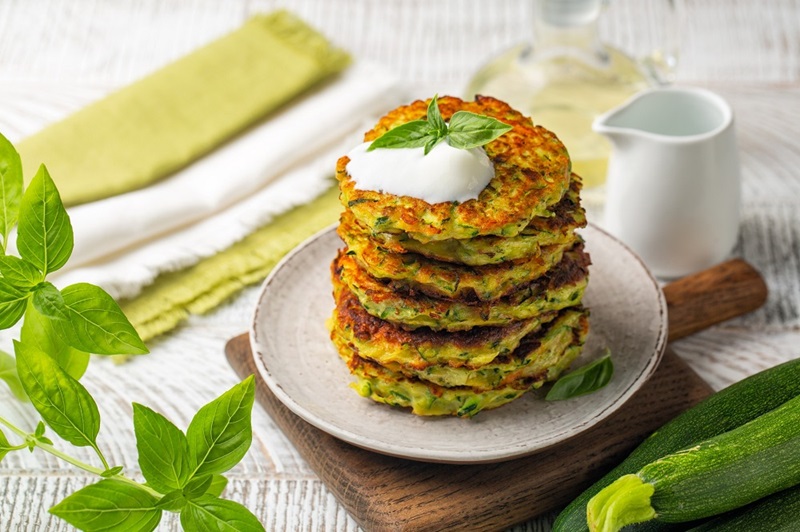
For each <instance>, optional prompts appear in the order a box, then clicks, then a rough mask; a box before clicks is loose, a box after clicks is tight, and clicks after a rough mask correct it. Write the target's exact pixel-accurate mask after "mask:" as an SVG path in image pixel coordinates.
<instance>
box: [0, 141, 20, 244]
mask: <svg viewBox="0 0 800 532" xmlns="http://www.w3.org/2000/svg"><path fill="white" fill-rule="evenodd" d="M22 188H23V185H22V162H21V161H20V158H19V153H17V150H16V149H14V146H13V145H12V144H11V143H10V142H9V141H8V139H7V138H5V137H4V136H3V135H2V134H0V235H2V237H3V242H2V247H0V250H2V251H3V253H5V249H6V247H8V235H9V234H10V233H11V229H12V228H13V227H14V224H16V223H17V215H18V214H19V203H20V199H21V198H22Z"/></svg>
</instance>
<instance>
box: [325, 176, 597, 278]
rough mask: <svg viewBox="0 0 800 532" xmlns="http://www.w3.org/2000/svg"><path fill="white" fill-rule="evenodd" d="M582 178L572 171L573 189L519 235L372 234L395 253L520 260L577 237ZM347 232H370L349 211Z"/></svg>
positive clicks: (469, 261) (471, 260)
mask: <svg viewBox="0 0 800 532" xmlns="http://www.w3.org/2000/svg"><path fill="white" fill-rule="evenodd" d="M580 190H581V179H580V177H578V176H577V175H575V174H572V181H570V188H569V190H568V191H567V193H566V194H565V195H564V197H563V198H562V199H561V201H560V202H558V203H557V204H556V205H555V206H553V207H552V208H551V209H550V210H549V211H548V214H547V215H546V216H536V217H534V218H533V219H532V220H531V222H530V223H529V224H528V226H527V227H525V229H523V230H522V231H521V232H520V233H519V234H518V235H516V236H510V237H501V236H478V237H475V238H464V239H454V238H451V239H447V240H433V241H431V242H427V243H422V242H419V241H418V240H414V239H413V238H411V237H410V236H408V233H371V234H370V237H371V238H373V239H374V240H376V241H377V242H379V243H380V244H381V245H382V246H384V247H385V248H386V249H388V250H390V251H393V252H395V253H419V254H420V255H424V256H426V257H428V258H431V259H437V260H441V261H445V262H454V263H457V264H465V265H467V266H484V265H486V264H498V263H501V262H505V261H509V260H519V259H523V258H525V257H530V256H532V255H535V254H536V253H539V249H540V248H542V247H544V246H551V245H554V244H565V243H568V242H571V241H573V240H574V238H575V236H574V233H573V232H574V231H575V230H576V229H579V228H581V227H585V226H586V213H585V212H584V210H583V208H581V206H580ZM340 225H341V226H343V230H344V231H347V232H353V233H354V232H361V233H364V232H368V231H369V229H368V228H366V227H364V226H362V225H361V224H359V223H358V221H357V220H356V219H355V217H354V216H353V215H352V214H351V213H350V212H349V211H347V210H345V211H344V213H343V214H342V218H341V224H340Z"/></svg>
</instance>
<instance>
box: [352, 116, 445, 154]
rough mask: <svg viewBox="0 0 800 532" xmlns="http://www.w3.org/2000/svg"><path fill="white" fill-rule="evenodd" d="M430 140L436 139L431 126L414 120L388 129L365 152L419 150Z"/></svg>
mask: <svg viewBox="0 0 800 532" xmlns="http://www.w3.org/2000/svg"><path fill="white" fill-rule="evenodd" d="M431 138H436V136H435V134H434V129H433V128H432V127H431V125H430V124H429V123H428V122H426V121H425V120H414V121H413V122H407V123H405V124H402V125H400V126H397V127H396V128H393V129H390V130H389V131H387V132H386V133H384V134H383V135H381V137H380V138H378V139H377V140H375V141H373V143H372V144H370V145H369V148H367V151H372V150H374V149H375V148H421V147H422V146H425V145H426V144H427V143H428V141H429V139H431Z"/></svg>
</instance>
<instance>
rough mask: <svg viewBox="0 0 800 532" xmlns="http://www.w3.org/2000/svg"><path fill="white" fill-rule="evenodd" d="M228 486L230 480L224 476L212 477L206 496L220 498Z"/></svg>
mask: <svg viewBox="0 0 800 532" xmlns="http://www.w3.org/2000/svg"><path fill="white" fill-rule="evenodd" d="M227 486H228V479H227V478H225V477H223V476H222V475H211V484H209V485H208V489H206V493H205V495H211V496H212V497H219V496H220V495H222V492H223V491H225V488H226V487H227Z"/></svg>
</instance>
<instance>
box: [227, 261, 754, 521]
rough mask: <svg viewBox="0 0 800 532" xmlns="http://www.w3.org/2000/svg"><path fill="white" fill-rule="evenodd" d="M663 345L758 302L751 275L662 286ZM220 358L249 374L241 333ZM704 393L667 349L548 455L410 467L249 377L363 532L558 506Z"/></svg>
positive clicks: (720, 270) (513, 515)
mask: <svg viewBox="0 0 800 532" xmlns="http://www.w3.org/2000/svg"><path fill="white" fill-rule="evenodd" d="M664 294H665V296H666V299H667V305H668V309H669V327H670V329H669V330H670V334H669V339H670V340H676V339H678V338H682V337H684V336H686V335H688V334H692V333H694V332H696V331H699V330H701V329H704V328H706V327H709V326H710V325H713V324H715V323H719V322H720V321H723V320H726V319H729V318H731V317H734V316H738V315H741V314H744V313H746V312H750V311H751V310H754V309H756V308H758V307H759V306H761V305H762V304H763V303H764V301H765V300H766V296H767V288H766V285H765V284H764V281H763V279H762V278H761V276H760V275H759V274H758V272H756V271H755V270H754V269H753V268H752V267H751V266H750V265H748V264H747V263H745V262H743V261H741V260H732V261H729V262H726V263H723V264H721V265H719V266H716V267H714V268H712V269H709V270H705V271H703V272H701V273H699V274H695V275H692V276H689V277H686V278H683V279H681V280H679V281H676V282H674V283H672V284H670V285H668V286H666V287H665V288H664ZM225 351H226V354H227V357H228V360H229V361H230V363H231V365H232V366H233V368H234V369H235V370H236V372H237V373H238V374H239V375H240V376H242V377H244V376H246V375H249V374H251V373H254V374H256V375H258V372H257V370H256V366H255V362H254V360H253V356H252V352H251V351H250V343H249V338H248V336H247V335H246V334H243V335H241V336H237V337H236V338H233V339H232V340H230V341H229V342H228V344H227V345H226V348H225ZM710 393H712V390H711V388H710V387H709V386H708V384H706V383H705V382H704V381H703V380H702V379H701V378H700V377H699V376H698V375H697V374H696V373H694V372H693V371H692V370H691V369H690V368H689V367H688V366H687V365H686V364H685V363H684V362H683V361H682V360H681V359H680V358H678V356H677V355H675V354H674V353H673V352H672V350H671V349H669V347H668V348H667V351H666V353H665V354H664V358H663V360H662V362H661V364H660V365H659V368H658V370H657V371H656V373H655V374H654V375H653V376H652V377H651V378H650V380H649V381H648V382H647V383H646V384H645V385H644V386H643V387H642V389H641V390H639V392H638V393H637V394H636V395H634V396H633V397H632V398H631V399H630V401H628V402H627V403H626V404H625V405H624V406H623V407H622V408H621V409H620V410H618V411H617V412H616V413H615V414H613V415H612V416H610V417H609V418H607V419H606V420H604V421H603V422H601V423H600V424H598V425H596V426H595V427H593V428H591V429H589V430H587V431H586V432H584V433H582V434H580V435H578V436H575V437H574V438H571V439H570V440H567V441H566V442H563V443H561V444H559V445H557V446H555V447H553V448H551V449H547V450H544V451H542V452H539V453H537V454H534V455H531V456H527V457H523V458H518V459H514V460H509V461H505V462H499V463H494V464H479V465H452V464H432V463H425V462H416V461H412V460H404V459H401V458H394V457H390V456H385V455H381V454H377V453H373V452H370V451H365V450H363V449H361V448H358V447H355V446H352V445H350V444H348V443H345V442H343V441H341V440H338V439H336V438H334V437H333V436H330V435H329V434H327V433H325V432H323V431H321V430H319V429H317V428H315V427H314V426H312V425H310V424H309V423H307V422H305V421H304V420H302V419H300V418H299V417H297V416H296V415H295V414H293V413H292V412H291V411H289V409H287V408H286V407H285V406H283V404H282V403H281V402H280V401H279V400H278V399H277V398H276V397H275V396H274V395H273V394H272V392H271V391H270V390H269V388H268V387H267V386H266V384H265V383H264V382H263V381H262V380H257V397H258V401H259V403H260V404H261V405H262V407H263V408H264V409H265V410H266V411H267V412H268V413H269V414H270V416H272V418H273V419H274V420H275V422H276V423H277V424H278V426H280V428H281V429H282V430H283V431H284V433H285V434H286V435H287V437H288V438H289V439H290V440H291V441H292V443H293V444H294V445H295V447H296V448H297V450H298V451H299V452H300V454H301V455H302V456H303V458H305V460H306V461H307V462H308V463H309V465H310V466H311V467H312V468H313V469H314V471H315V472H316V473H317V475H319V477H320V479H322V481H323V482H325V484H326V486H327V487H328V489H329V490H330V491H331V492H332V493H333V494H334V496H335V497H336V498H337V499H338V500H339V502H340V503H341V504H342V505H343V506H344V507H345V508H346V509H347V511H348V512H349V513H350V515H351V516H352V517H353V518H354V519H355V520H356V521H357V522H358V523H359V524H360V525H361V526H362V527H364V528H365V529H366V530H370V531H372V530H375V531H383V530H413V531H427V530H454V529H458V530H462V529H469V530H499V529H503V528H505V527H508V526H510V525H513V524H515V523H519V522H522V521H525V520H528V519H530V518H532V517H535V516H537V515H540V514H543V513H545V512H549V511H552V510H556V509H558V508H561V507H563V506H565V505H566V504H567V503H568V502H569V501H570V500H571V499H572V498H574V497H575V496H576V495H577V494H579V493H580V492H581V491H582V490H583V489H584V488H585V487H586V486H588V485H589V484H591V483H592V482H593V481H594V480H595V479H597V478H599V477H600V476H601V475H602V474H603V473H604V472H605V471H607V470H608V469H610V468H611V467H612V466H613V465H615V464H616V463H617V462H619V461H620V460H621V459H622V458H623V457H624V456H625V455H626V454H627V453H628V452H630V451H631V450H632V449H633V447H635V446H636V445H637V444H638V443H639V442H640V441H641V440H642V439H644V438H645V437H646V436H647V435H648V434H650V433H651V432H653V431H654V430H655V429H656V428H658V427H659V426H661V425H663V424H664V423H665V422H666V421H668V420H670V419H672V418H673V417H675V416H676V415H677V414H679V413H681V412H683V411H684V410H686V409H687V408H689V407H691V406H692V405H694V404H696V403H697V402H699V401H700V400H702V399H703V398H704V397H706V396H708V395H709V394H710Z"/></svg>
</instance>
